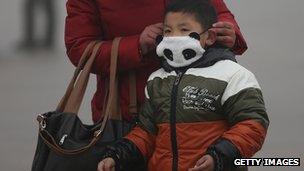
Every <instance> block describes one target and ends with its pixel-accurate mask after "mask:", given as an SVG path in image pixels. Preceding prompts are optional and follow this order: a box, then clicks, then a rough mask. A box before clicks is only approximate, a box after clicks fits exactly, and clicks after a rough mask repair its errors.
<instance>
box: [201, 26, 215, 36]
mask: <svg viewBox="0 0 304 171" xmlns="http://www.w3.org/2000/svg"><path fill="white" fill-rule="evenodd" d="M211 28H212V26H210V27H208V28H207V29H205V30H204V31H203V32H201V33H199V35H202V34H204V33H206V32H207V31H208V30H209V29H211Z"/></svg>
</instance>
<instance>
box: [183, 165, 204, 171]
mask: <svg viewBox="0 0 304 171" xmlns="http://www.w3.org/2000/svg"><path fill="white" fill-rule="evenodd" d="M206 168H207V165H204V164H203V165H201V166H197V167H194V168H191V169H189V170H188V171H202V170H203V169H206Z"/></svg>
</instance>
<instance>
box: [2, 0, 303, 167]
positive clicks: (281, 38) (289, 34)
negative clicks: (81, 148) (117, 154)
mask: <svg viewBox="0 0 304 171" xmlns="http://www.w3.org/2000/svg"><path fill="white" fill-rule="evenodd" d="M36 1H38V0H36ZM47 1H49V2H47ZM50 1H51V2H50ZM225 2H226V4H227V5H228V6H229V8H230V10H231V11H232V12H233V13H234V14H235V17H236V19H237V21H238V23H239V25H240V27H241V29H242V32H243V34H244V36H245V38H246V40H247V43H248V46H249V49H248V50H247V52H246V53H245V54H244V55H243V56H240V57H238V61H239V63H240V64H242V65H243V66H245V67H246V68H248V69H249V70H251V71H252V72H253V73H255V75H256V77H257V79H258V80H259V83H260V85H261V87H262V89H263V92H264V97H265V101H266V104H267V109H268V114H269V117H270V127H269V132H268V135H267V139H266V141H265V144H264V146H263V149H262V150H261V151H260V152H259V153H257V154H256V155H255V157H299V158H301V160H302V161H301V162H302V166H301V167H262V166H259V167H251V168H250V170H252V171H286V170H291V171H303V170H304V167H303V162H304V157H303V156H304V126H303V122H304V109H303V107H304V90H303V89H304V76H303V75H304V55H303V54H304V52H303V50H304V43H303V42H304V34H303V31H304V22H303V21H304V10H303V7H304V1H303V0H289V1H286V0H267V1H264V0H255V1H252V0H242V1H240V0H239V1H235V0H226V1H225ZM65 3H66V1H59V0H39V2H38V5H37V6H38V7H37V8H36V7H35V10H36V12H37V15H36V16H35V17H36V18H37V20H38V22H37V23H35V24H34V28H35V29H36V30H35V34H37V35H35V36H36V38H35V40H30V38H29V37H24V33H27V35H28V34H31V33H30V32H29V31H28V30H30V29H29V27H26V26H25V25H26V23H30V22H31V20H27V19H25V16H30V15H31V13H26V12H24V9H25V8H26V7H27V6H29V8H30V10H32V9H33V7H32V5H31V4H30V5H29V4H27V5H26V0H1V2H0V117H1V118H0V135H1V136H0V170H1V171H17V170H18V171H23V170H24V171H26V170H30V168H31V162H32V159H33V156H34V151H35V146H36V141H37V131H38V128H37V122H36V120H35V118H36V116H37V114H39V113H44V112H47V111H50V110H54V109H55V107H56V105H57V103H58V101H59V99H60V98H61V96H62V95H63V93H64V91H65V88H66V86H67V83H68V80H69V79H70V78H71V76H72V72H73V69H74V67H73V66H72V64H71V63H70V61H69V60H68V58H67V56H66V54H65V48H64V37H63V36H64V19H65V16H66V11H65ZM45 35H48V36H45ZM49 35H53V36H49ZM26 39H27V40H28V41H29V42H31V43H32V44H31V45H32V46H28V44H27V45H25V44H24V40H26ZM33 47H35V48H33ZM94 91H95V80H94V78H92V79H91V82H90V84H89V88H88V92H87V93H86V99H85V101H84V103H83V105H82V109H81V112H80V117H81V119H82V120H83V122H85V123H91V116H90V99H91V97H92V95H93V92H94Z"/></svg>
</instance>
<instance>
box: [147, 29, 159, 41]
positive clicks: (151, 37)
mask: <svg viewBox="0 0 304 171" xmlns="http://www.w3.org/2000/svg"><path fill="white" fill-rule="evenodd" d="M158 35H159V34H158V33H154V32H152V31H150V32H148V33H147V37H149V38H150V39H152V40H155V38H156V37H157V36H158Z"/></svg>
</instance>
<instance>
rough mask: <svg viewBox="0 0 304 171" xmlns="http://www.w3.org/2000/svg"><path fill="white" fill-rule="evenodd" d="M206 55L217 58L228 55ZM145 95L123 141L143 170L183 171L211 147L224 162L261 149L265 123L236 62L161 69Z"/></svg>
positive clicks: (256, 93)
mask: <svg viewBox="0 0 304 171" xmlns="http://www.w3.org/2000/svg"><path fill="white" fill-rule="evenodd" d="M206 53H207V54H211V56H212V57H213V58H214V56H216V55H218V57H216V58H217V59H222V56H223V55H224V56H225V55H228V56H229V55H231V54H232V53H229V52H228V51H227V50H221V51H220V50H213V51H211V52H210V50H208V51H207V52H206ZM145 96H146V101H145V103H144V105H143V106H142V109H141V112H140V114H139V123H138V126H136V127H135V128H134V129H133V130H132V131H131V132H130V133H129V134H128V135H127V136H126V137H125V140H124V141H126V140H127V141H129V142H131V143H133V144H134V145H135V146H136V147H137V148H138V150H139V151H140V153H141V154H142V155H143V156H144V157H145V158H146V159H147V161H148V170H149V171H171V170H173V171H177V170H179V171H186V170H188V169H189V168H193V167H194V166H195V164H196V162H197V160H198V159H199V158H201V157H202V156H203V155H204V154H206V153H207V150H208V149H210V148H211V147H214V148H216V150H217V152H219V153H221V154H224V155H226V156H227V157H228V158H235V157H244V158H249V157H252V156H253V155H254V154H255V153H256V152H257V151H259V150H260V149H261V147H262V144H263V142H264V139H265V136H266V132H267V128H268V124H269V120H268V116H267V113H266V110H265V105H264V100H263V97H262V92H261V88H260V86H259V84H258V82H257V80H256V78H255V76H254V75H253V74H252V73H251V72H250V71H248V70H247V69H245V68H244V67H242V66H241V65H239V64H237V63H236V62H233V61H231V60H219V61H217V62H215V63H214V64H213V65H210V66H207V67H195V68H187V69H184V70H175V71H174V70H172V71H167V70H166V69H164V68H161V69H159V70H157V71H155V72H154V73H152V74H151V75H150V77H149V79H148V82H147V86H146V89H145ZM122 146H125V147H123V148H125V149H128V148H129V147H127V146H126V145H120V147H119V148H120V149H123V148H122ZM129 149H130V148H129ZM125 151H128V152H129V153H132V151H134V150H125ZM116 153H117V154H118V153H120V154H122V153H121V151H120V152H117V151H116ZM120 154H118V156H123V155H120ZM125 156H127V155H125ZM130 156H132V155H130ZM120 158H122V157H120ZM125 158H128V157H125ZM117 160H118V159H117ZM225 160H226V159H225ZM122 163H124V162H122Z"/></svg>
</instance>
